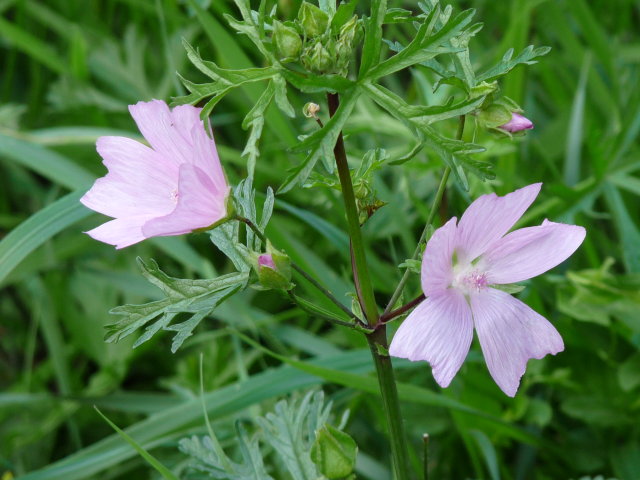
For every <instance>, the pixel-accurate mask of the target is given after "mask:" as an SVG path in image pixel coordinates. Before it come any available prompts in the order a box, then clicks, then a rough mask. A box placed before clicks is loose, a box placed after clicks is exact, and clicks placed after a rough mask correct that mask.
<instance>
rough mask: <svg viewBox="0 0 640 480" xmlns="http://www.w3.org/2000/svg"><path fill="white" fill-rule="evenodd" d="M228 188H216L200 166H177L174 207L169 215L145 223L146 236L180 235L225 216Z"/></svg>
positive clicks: (207, 225) (208, 224)
mask: <svg viewBox="0 0 640 480" xmlns="http://www.w3.org/2000/svg"><path fill="white" fill-rule="evenodd" d="M227 193H228V189H227V190H226V191H225V190H218V189H217V188H216V186H215V185H214V184H213V183H212V181H211V179H210V178H209V176H208V175H207V174H206V173H204V172H203V171H202V170H201V169H200V168H198V167H196V166H194V165H189V164H184V165H182V166H180V181H179V186H178V191H177V192H176V198H177V204H176V208H175V209H174V210H173V211H172V212H171V213H170V214H168V215H165V216H163V217H159V218H154V219H152V220H149V221H148V222H147V223H145V224H144V225H143V227H142V232H143V233H144V235H145V236H146V237H155V236H161V235H181V234H183V233H188V232H191V231H193V230H195V229H198V228H204V227H209V226H210V225H212V224H214V223H215V222H217V221H218V220H221V219H222V218H224V216H225V215H226V205H225V199H226V195H227Z"/></svg>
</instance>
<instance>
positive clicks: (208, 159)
mask: <svg viewBox="0 0 640 480" xmlns="http://www.w3.org/2000/svg"><path fill="white" fill-rule="evenodd" d="M176 108H177V107H176ZM174 111H175V110H174ZM191 139H192V143H193V153H192V155H193V157H194V159H195V160H194V162H195V164H196V165H198V166H199V167H200V168H201V169H202V170H204V172H205V173H206V174H207V175H208V176H209V178H210V179H211V181H212V182H213V184H214V185H215V186H216V189H218V190H224V189H226V188H227V179H226V177H225V176H224V172H223V170H222V165H220V159H219V158H218V150H217V149H216V142H215V141H214V139H213V136H209V134H207V132H206V130H205V129H204V126H203V125H201V124H199V125H195V126H194V127H193V128H192V129H191Z"/></svg>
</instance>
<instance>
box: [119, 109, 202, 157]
mask: <svg viewBox="0 0 640 480" xmlns="http://www.w3.org/2000/svg"><path fill="white" fill-rule="evenodd" d="M174 110H178V112H175V111H174V112H171V110H169V107H168V106H167V104H166V103H164V102H163V101H161V100H152V101H151V102H138V103H136V104H135V105H129V112H131V116H132V117H133V119H134V120H135V121H136V124H137V125H138V129H139V130H140V132H142V135H144V138H145V139H146V140H147V142H149V144H150V145H151V147H152V148H153V149H154V150H155V151H156V152H159V153H160V154H162V156H163V157H165V158H166V159H167V160H168V161H171V162H173V163H174V164H175V165H176V166H177V165H180V164H183V163H193V154H192V148H191V147H192V146H191V128H192V127H193V125H194V123H195V122H196V121H198V122H199V121H200V118H199V113H200V109H198V108H196V107H192V106H190V105H183V106H181V107H176V109H174Z"/></svg>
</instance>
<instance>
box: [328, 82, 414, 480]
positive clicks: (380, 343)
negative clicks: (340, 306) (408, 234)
mask: <svg viewBox="0 0 640 480" xmlns="http://www.w3.org/2000/svg"><path fill="white" fill-rule="evenodd" d="M327 100H328V103H329V114H330V115H333V114H334V113H335V112H336V110H337V109H338V105H339V104H340V101H339V98H338V95H337V94H328V95H327ZM333 153H334V156H335V159H336V166H337V170H338V177H339V178H340V185H341V187H342V197H343V201H344V206H345V210H346V214H347V224H348V232H349V238H350V240H351V260H352V261H351V264H352V268H353V276H354V281H355V284H356V290H357V294H358V300H359V301H360V305H361V306H362V310H363V312H364V313H365V318H366V320H367V323H368V325H369V326H370V327H372V328H374V331H373V332H371V333H370V334H367V341H368V342H369V348H370V349H371V355H372V357H373V361H374V364H375V367H376V374H377V376H378V384H379V386H380V393H381V394H382V403H383V407H384V411H385V415H386V417H387V423H388V426H389V441H390V443H391V456H392V458H393V469H394V473H395V478H396V480H408V479H409V470H408V459H407V451H406V449H405V434H404V425H403V424H402V416H401V414H400V401H399V399H398V390H397V388H396V381H395V376H394V373H393V366H392V364H391V357H389V355H388V353H387V347H388V343H387V329H386V326H385V325H384V324H381V323H380V319H379V317H378V307H377V305H376V300H375V297H374V294H373V286H372V284H371V278H370V276H369V270H368V267H367V261H366V257H365V251H364V241H363V239H362V232H361V230H360V222H359V220H358V208H357V206H356V200H355V195H354V192H353V184H352V182H351V173H350V172H349V165H348V163H347V154H346V151H345V148H344V139H343V137H342V132H340V133H339V134H338V140H337V142H336V145H335V147H334V149H333Z"/></svg>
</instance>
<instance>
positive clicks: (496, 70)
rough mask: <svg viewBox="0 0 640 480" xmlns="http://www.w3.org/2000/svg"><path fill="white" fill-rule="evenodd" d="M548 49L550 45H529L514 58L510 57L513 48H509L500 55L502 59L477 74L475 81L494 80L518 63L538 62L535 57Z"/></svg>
mask: <svg viewBox="0 0 640 480" xmlns="http://www.w3.org/2000/svg"><path fill="white" fill-rule="evenodd" d="M550 51H551V48H550V47H538V48H534V46H533V45H529V46H528V47H527V48H525V49H524V50H523V51H522V52H520V53H519V54H518V56H516V58H512V57H513V48H510V49H509V50H507V52H506V53H505V54H504V56H503V57H502V60H500V62H498V64H497V65H495V66H493V67H491V68H490V69H489V70H486V71H485V72H482V73H481V74H480V75H478V78H477V81H478V82H487V81H491V80H496V79H498V78H500V77H502V76H504V75H506V74H507V73H509V72H510V71H511V70H513V69H514V68H515V67H517V66H518V65H520V64H525V65H533V64H535V63H538V61H537V60H535V58H537V57H542V56H543V55H546V54H547V53H549V52H550Z"/></svg>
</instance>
